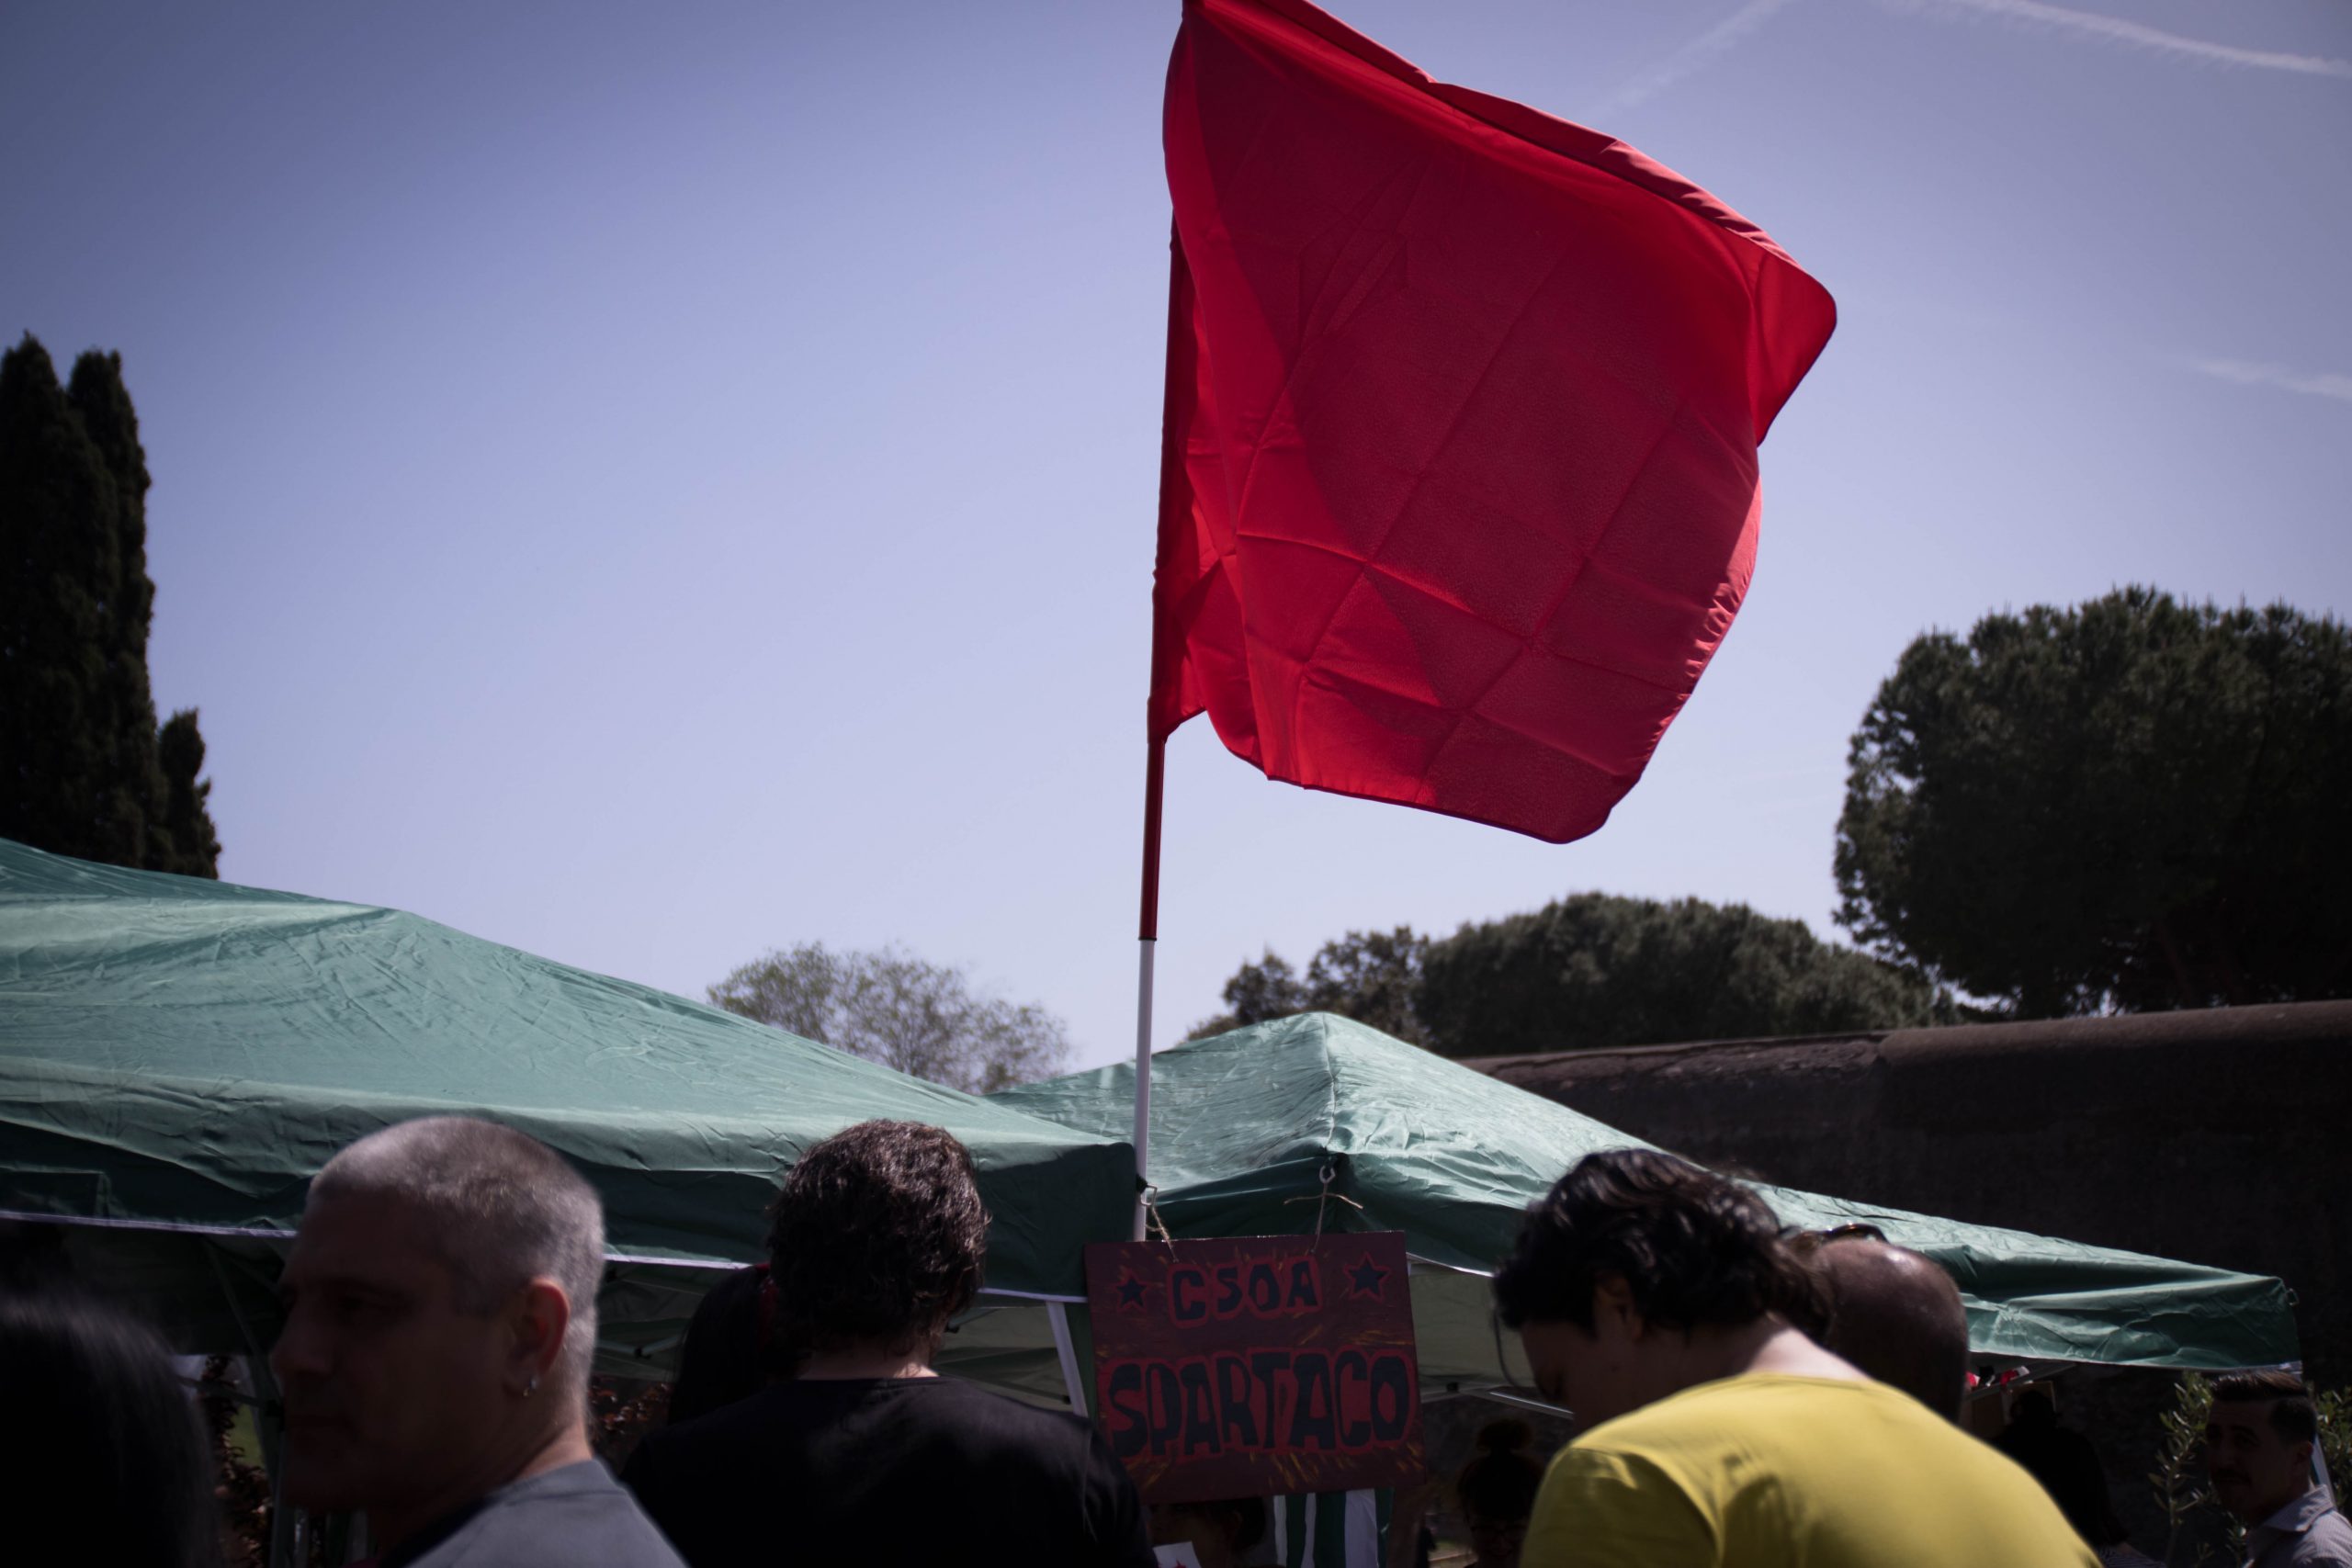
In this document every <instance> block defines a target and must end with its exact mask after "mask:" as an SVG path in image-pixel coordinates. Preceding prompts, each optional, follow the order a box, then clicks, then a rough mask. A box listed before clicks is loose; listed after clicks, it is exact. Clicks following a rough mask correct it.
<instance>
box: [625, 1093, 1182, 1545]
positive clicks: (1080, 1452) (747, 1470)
mask: <svg viewBox="0 0 2352 1568" xmlns="http://www.w3.org/2000/svg"><path fill="white" fill-rule="evenodd" d="M988 1226H989V1215H988V1211H987V1209H985V1208H984V1207H983V1206H982V1205H981V1203H980V1194H979V1190H978V1187H977V1186H976V1185H975V1183H974V1181H973V1176H972V1160H971V1156H970V1155H969V1154H967V1152H966V1151H965V1148H964V1145H962V1144H960V1143H958V1142H956V1139H955V1138H954V1137H953V1136H951V1135H950V1134H947V1133H944V1132H943V1131H941V1130H940V1129H939V1128H937V1127H926V1126H923V1125H921V1124H919V1123H916V1122H861V1123H859V1124H858V1125H857V1126H854V1127H852V1128H850V1129H849V1130H848V1131H847V1132H844V1133H840V1134H835V1135H834V1136H833V1137H831V1138H828V1139H826V1140H825V1141H824V1142H823V1143H821V1144H820V1145H817V1146H816V1147H815V1148H813V1149H811V1150H809V1153H808V1154H807V1155H805V1156H802V1158H801V1160H800V1162H799V1163H798V1164H797V1165H796V1166H794V1167H793V1168H792V1170H791V1172H790V1174H789V1175H787V1176H786V1179H785V1182H784V1190H783V1191H782V1192H781V1193H780V1194H779V1195H778V1197H777V1199H776V1202H775V1210H774V1217H773V1221H772V1223H771V1225H770V1228H769V1233H768V1247H769V1254H770V1256H769V1276H768V1278H769V1282H770V1284H771V1285H772V1287H773V1292H772V1304H771V1306H770V1307H769V1309H768V1311H769V1315H770V1316H771V1318H772V1322H771V1324H770V1325H769V1326H770V1331H771V1335H772V1340H773V1343H774V1344H775V1346H776V1347H778V1348H780V1351H781V1354H780V1356H779V1357H778V1361H779V1365H778V1367H777V1370H778V1371H787V1370H788V1371H789V1375H788V1376H786V1377H785V1378H784V1379H783V1381H778V1382H773V1383H771V1384H770V1385H769V1386H767V1387H765V1388H763V1389H762V1390H760V1391H759V1392H758V1393H753V1394H752V1395H751V1396H750V1397H748V1398H743V1399H739V1400H737V1401H735V1402H734V1403H732V1404H726V1405H724V1406H722V1407H720V1408H718V1409H716V1410H713V1411H711V1412H710V1413H709V1414H707V1415H705V1416H700V1417H697V1418H695V1419H693V1420H689V1421H685V1422H684V1423H682V1424H680V1425H677V1426H673V1427H668V1428H666V1429H665V1430H663V1431H660V1432H656V1433H653V1434H652V1435H650V1436H649V1437H648V1438H646V1439H645V1441H644V1442H643V1443H641V1444H639V1447H638V1450H637V1452H636V1453H635V1454H634V1455H633V1456H631V1458H630V1460H629V1464H628V1472H627V1474H626V1476H625V1477H624V1479H626V1480H627V1481H628V1483H629V1485H631V1486H632V1487H634V1488H635V1489H636V1491H637V1494H638V1496H639V1499H640V1500H641V1501H642V1502H643V1503H644V1505H645V1509H646V1511H647V1512H648V1513H649V1514H650V1515H651V1516H652V1517H653V1519H654V1521H655V1522H656V1523H657V1524H659V1525H660V1526H661V1527H662V1531H663V1533H665V1534H666V1535H668V1536H669V1538H670V1540H671V1541H672V1542H673V1544H675V1546H676V1547H677V1549H678V1551H679V1553H680V1555H682V1556H684V1558H685V1560H686V1561H687V1562H689V1563H691V1564H694V1565H695V1568H704V1565H711V1568H716V1565H718V1564H729V1565H732V1564H737V1563H748V1562H858V1563H868V1564H876V1565H886V1564H896V1563H907V1564H917V1563H921V1564H925V1565H929V1564H933V1563H937V1562H969V1563H996V1562H1003V1563H1008V1564H1010V1563H1022V1564H1029V1563H1039V1562H1055V1563H1069V1564H1072V1565H1074V1568H1091V1565H1096V1564H1101V1565H1103V1568H1111V1565H1114V1564H1115V1565H1118V1568H1128V1565H1135V1568H1143V1565H1147V1564H1149V1563H1150V1562H1152V1561H1153V1559H1152V1551H1151V1548H1150V1546H1149V1545H1148V1542H1147V1540H1146V1536H1145V1529H1144V1516H1143V1510H1142V1506H1141V1505H1140V1503H1139V1502H1138V1501H1137V1500H1136V1491H1135V1486H1134V1483H1131V1482H1130V1481H1129V1480H1128V1479H1127V1476H1126V1472H1125V1471H1124V1470H1122V1469H1121V1468H1120V1466H1119V1464H1118V1461H1115V1460H1114V1459H1113V1458H1112V1457H1111V1453H1110V1450H1108V1449H1107V1448H1105V1447H1104V1446H1103V1440H1102V1438H1100V1437H1099V1436H1097V1435H1096V1434H1095V1432H1094V1429H1093V1427H1091V1425H1090V1424H1089V1423H1088V1422H1086V1421H1085V1420H1084V1419H1082V1418H1080V1417H1078V1416H1064V1415H1058V1414H1056V1413H1053V1412H1049V1411H1044V1410H1038V1409H1035V1408H1033V1407H1031V1406H1029V1405H1026V1404H1020V1403H1018V1402H1016V1401H1014V1400H1011V1399H1006V1398H1003V1397H1001V1396H1000V1395H997V1394H993V1393H988V1392H986V1391H984V1390H981V1389H978V1388H976V1387H974V1386H972V1385H971V1384H969V1383H966V1382H958V1381H956V1380H955V1379H953V1378H943V1377H941V1376H939V1375H938V1374H937V1373H936V1372H935V1371H933V1369H932V1360H933V1357H935V1356H936V1355H937V1354H938V1350H939V1342H940V1338H941V1337H942V1336H943V1335H944V1334H945V1333H946V1331H947V1325H948V1323H949V1321H950V1320H951V1319H953V1318H954V1317H955V1316H956V1314H958V1313H960V1312H962V1311H963V1310H964V1309H965V1308H966V1307H967V1306H969V1305H970V1304H971V1303H972V1298H973V1295H974V1293H975V1292H978V1289H979V1285H980V1269H981V1265H982V1262H983V1260H984V1257H985V1253H986V1248H987V1243H988Z"/></svg>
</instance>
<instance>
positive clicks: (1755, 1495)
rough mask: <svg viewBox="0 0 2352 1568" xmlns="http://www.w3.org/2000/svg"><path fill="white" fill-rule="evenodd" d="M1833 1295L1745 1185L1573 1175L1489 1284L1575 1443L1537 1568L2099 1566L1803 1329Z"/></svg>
mask: <svg viewBox="0 0 2352 1568" xmlns="http://www.w3.org/2000/svg"><path fill="white" fill-rule="evenodd" d="M1822 1290H1823V1285H1822V1283H1821V1280H1819V1278H1818V1277H1817V1276H1816V1275H1815V1273H1813V1272H1812V1271H1811V1270H1809V1269H1806V1268H1805V1267H1804V1265H1803V1264H1802V1263H1801V1262H1799V1260H1798V1259H1797V1258H1795V1257H1794V1256H1793V1255H1792V1253H1791V1252H1790V1250H1789V1248H1788V1247H1787V1246H1786V1244H1785V1243H1784V1242H1783V1241H1782V1240H1781V1226H1780V1224H1779V1222H1778V1220H1777V1219H1775V1217H1774V1216H1773V1213H1772V1211H1771V1210H1770V1208H1769V1207H1768V1206H1767V1205H1766V1204H1765V1202H1764V1201H1763V1200H1762V1199H1761V1198H1758V1196H1757V1195H1756V1194H1755V1193H1754V1192H1752V1191H1750V1190H1747V1188H1745V1187H1742V1186H1740V1185H1738V1184H1737V1183H1736V1182H1733V1181H1730V1180H1727V1179H1724V1178H1723V1177H1719V1176H1716V1175H1714V1174H1713V1173H1712V1172H1709V1171H1705V1170H1702V1169H1700V1168H1698V1167H1697V1166H1694V1165H1691V1164H1690V1163H1689V1162H1687V1161H1684V1160H1679V1159H1677V1158H1675V1157H1674V1156H1671V1155H1666V1154H1660V1153H1658V1152H1657V1151H1655V1150H1650V1149H1619V1150H1612V1151H1611V1152H1608V1153H1605V1154H1597V1155H1591V1156H1587V1157H1586V1158H1585V1159H1583V1160H1582V1161H1580V1162H1578V1164H1577V1166H1576V1168H1574V1169H1572V1170H1570V1171H1569V1172H1568V1173H1567V1175H1566V1176H1564V1177H1562V1178H1561V1179H1560V1180H1559V1182H1558V1184H1557V1185H1555V1187H1554V1188H1553V1189H1552V1190H1551V1192H1550V1193H1549V1194H1548V1195H1547V1196H1545V1198H1544V1200H1543V1201H1540V1202H1538V1203H1536V1204H1535V1205H1534V1206H1533V1207H1532V1208H1531V1209H1530V1210H1529V1211H1528V1214H1527V1218H1526V1220H1525V1221H1524V1222H1523V1223H1522V1224H1521V1228H1520V1234H1519V1239H1518V1242H1517V1244H1516V1246H1515V1247H1513V1249H1512V1252H1511V1255H1510V1258H1508V1259H1506V1260H1505V1261H1504V1263H1503V1266H1502V1267H1501V1269H1498V1271H1497V1272H1496V1275H1495V1303H1496V1307H1497V1310H1498V1312H1499V1314H1501V1317H1502V1320H1503V1322H1504V1323H1505V1324H1507V1325H1510V1327H1512V1328H1514V1329H1517V1330H1518V1331H1519V1335H1520V1338H1521V1342H1522V1343H1523V1344H1524V1345H1525V1347H1526V1349H1527V1359H1528V1361H1529V1364H1530V1365H1531V1366H1532V1367H1533V1369H1534V1371H1535V1377H1536V1382H1537V1385H1538V1387H1540V1388H1541V1389H1542V1390H1543V1392H1544V1396H1545V1397H1546V1398H1548V1399H1550V1400H1552V1401H1553V1402H1554V1403H1555V1404H1561V1405H1564V1406H1566V1407H1567V1409H1569V1410H1570V1411H1571V1412H1572V1413H1573V1414H1574V1416H1575V1417H1576V1419H1577V1423H1578V1426H1579V1427H1580V1430H1579V1432H1578V1435H1577V1438H1576V1440H1575V1441H1574V1442H1572V1443H1571V1444H1569V1446H1568V1447H1567V1448H1566V1449H1564V1450H1561V1451H1560V1454H1559V1457H1558V1458H1557V1459H1555V1461H1553V1463H1552V1467H1551V1469H1550V1471H1549V1472H1547V1473H1546V1474H1545V1476H1544V1485H1543V1488H1542V1490H1541V1491H1540V1492H1539V1493H1538V1494H1537V1496H1536V1499H1535V1513H1534V1517H1533V1518H1532V1520H1531V1521H1530V1522H1529V1526H1528V1535H1527V1544H1526V1548H1525V1550H1524V1551H1523V1553H1522V1555H1521V1562H1523V1563H1524V1564H1525V1565H1526V1568H1898V1565H1899V1568H2098V1560H2097V1558H2095V1557H2094V1556H2093V1555H2092V1553H2091V1550H2090V1548H2089V1547H2087V1546H2086V1545H2085V1544H2084V1543H2083V1541H2082V1540H2081V1538H2080V1537H2078V1536H2076V1535H2075V1531H2074V1529H2072V1528H2071V1527H2070V1526H2068V1524H2067V1523H2066V1520H2065V1518H2064V1516H2062V1515H2061V1514H2060V1513H2059V1512H2058V1509H2057V1506H2055V1505H2054V1504H2052V1502H2051V1501H2050V1498H2049V1496H2048V1495H2046V1494H2045V1493H2044V1492H2043V1491H2042V1489H2041V1486H2040V1485H2038V1484H2037V1483H2035V1482H2034V1480H2033V1478H2032V1477H2031V1476H2030V1475H2028V1474H2027V1473H2026V1472H2024V1471H2023V1470H2021V1469H2019V1468H2018V1466H2017V1465H2015V1464H2013V1463H2012V1462H2010V1461H2008V1460H2007V1458H2005V1457H2003V1456H2002V1455H2001V1454H1999V1453H1996V1452H1995V1451H1994V1450H1992V1449H1991V1448H1989V1447H1987V1446H1986V1445H1985V1444H1984V1443H1982V1442H1979V1441H1978V1440H1977V1439H1976V1438H1973V1437H1971V1436H1969V1435H1968V1434H1967V1433H1965V1432H1963V1431H1962V1430H1961V1429H1960V1428H1959V1427H1955V1426H1953V1425H1952V1424H1951V1422H1949V1421H1947V1420H1944V1419H1942V1418H1941V1417H1939V1416H1937V1415H1935V1414H1933V1413H1931V1412H1930V1411H1928V1409H1927V1408H1926V1407H1925V1406H1923V1405H1922V1404H1919V1402H1918V1401H1917V1400H1915V1399H1913V1398H1911V1397H1910V1396H1909V1395H1907V1394H1904V1393H1897V1392H1895V1391H1894V1389H1891V1388H1888V1387H1886V1386H1884V1385H1883V1384H1881V1383H1876V1382H1871V1380H1870V1379H1869V1378H1867V1377H1866V1376H1864V1375H1863V1374H1862V1373H1861V1372H1860V1371H1857V1370H1856V1369H1855V1368H1854V1367H1852V1366H1851V1365H1849V1363H1847V1362H1846V1361H1843V1360H1841V1359H1838V1357H1836V1356H1833V1355H1831V1354H1830V1353H1829V1352H1828V1351H1826V1350H1825V1349H1823V1348H1821V1347H1820V1346H1818V1345H1816V1344H1815V1343H1814V1342H1813V1341H1812V1340H1811V1339H1808V1338H1807V1337H1805V1336H1804V1333H1803V1332H1801V1331H1800V1330H1799V1329H1797V1328H1796V1327H1795V1326H1793V1325H1794V1324H1796V1323H1819V1322H1821V1321H1823V1320H1824V1317H1825V1311H1824V1309H1825V1305H1826V1303H1824V1301H1823V1299H1822V1295H1821V1292H1822Z"/></svg>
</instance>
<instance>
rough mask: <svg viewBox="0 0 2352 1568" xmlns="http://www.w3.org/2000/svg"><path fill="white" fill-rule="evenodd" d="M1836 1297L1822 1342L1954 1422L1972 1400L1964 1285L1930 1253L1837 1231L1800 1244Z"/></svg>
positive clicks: (1803, 1237)
mask: <svg viewBox="0 0 2352 1568" xmlns="http://www.w3.org/2000/svg"><path fill="white" fill-rule="evenodd" d="M1794 1246H1795V1247H1796V1250H1797V1252H1798V1254H1799V1255H1800V1256H1802V1257H1809V1258H1810V1259H1811V1261H1812V1264H1813V1267H1814V1269H1815V1272H1816V1273H1818V1274H1819V1275H1820V1276H1821V1280H1822V1283H1823V1284H1824V1285H1825V1286H1826V1288H1827V1291H1828V1294H1829V1303H1828V1305H1829V1316H1828V1320H1827V1322H1826V1324H1825V1325H1823V1327H1822V1330H1821V1332H1820V1333H1818V1334H1816V1335H1815V1338H1816V1339H1818V1340H1820V1341H1821V1344H1822V1346H1823V1348H1826V1349H1828V1350H1830V1351H1832V1352H1834V1353H1835V1354H1837V1355H1838V1356H1841V1357H1843V1358H1844V1359H1847V1360H1849V1361H1851V1362H1852V1363H1853V1364H1854V1365H1855V1366H1857V1367H1860V1369H1861V1370H1862V1371H1865V1372H1868V1373H1869V1374H1870V1375H1871V1376H1872V1377H1874V1378H1876V1379H1877V1380H1878V1381H1879V1382H1883V1383H1884V1384H1886V1385H1887V1386H1888V1387H1889V1388H1899V1389H1901V1390H1902V1391H1903V1392H1904V1393H1907V1394H1909V1395H1910V1396H1911V1397H1912V1398H1914V1399H1916V1400H1917V1401H1918V1402H1919V1403H1920V1404H1924V1405H1926V1406H1927V1407H1928V1409H1930V1410H1932V1411H1934V1412H1935V1413H1936V1414H1937V1415H1939V1416H1943V1417H1944V1418H1945V1419H1947V1420H1951V1421H1957V1420H1959V1419H1960V1413H1961V1406H1962V1404H1965V1403H1966V1402H1967V1399H1968V1309H1967V1308H1966V1307H1964V1306H1962V1304H1961V1300H1960V1287H1959V1286H1957V1285H1955V1284H1953V1283H1952V1279H1951V1275H1949V1274H1947V1273H1945V1272H1944V1271H1943V1268H1942V1266H1941V1265H1939V1263H1937V1262H1936V1260H1935V1259H1934V1258H1929V1257H1928V1255H1927V1254H1925V1253H1923V1252H1914V1251H1912V1250H1911V1249H1910V1248H1909V1247H1896V1246H1894V1244H1893V1243H1891V1242H1889V1241H1887V1240H1886V1239H1885V1238H1883V1237H1878V1236H1872V1235H1864V1234H1860V1233H1859V1232H1856V1233H1838V1232H1832V1233H1830V1234H1828V1235H1818V1236H1816V1235H1810V1234H1808V1235H1800V1236H1798V1237H1796V1238H1795V1241H1794Z"/></svg>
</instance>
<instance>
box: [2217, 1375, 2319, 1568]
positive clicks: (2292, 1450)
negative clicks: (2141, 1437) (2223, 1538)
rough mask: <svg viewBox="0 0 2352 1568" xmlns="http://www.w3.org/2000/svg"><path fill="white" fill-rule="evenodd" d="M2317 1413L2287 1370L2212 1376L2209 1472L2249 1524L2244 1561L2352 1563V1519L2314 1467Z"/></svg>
mask: <svg viewBox="0 0 2352 1568" xmlns="http://www.w3.org/2000/svg"><path fill="white" fill-rule="evenodd" d="M2318 1441H2319V1412H2318V1410H2317V1408H2316V1407H2314V1406H2313V1405H2312V1396H2311V1391H2310V1390H2309V1389H2306V1388H2305V1387H2304V1386H2303V1380H2302V1379H2301V1378H2299V1377H2297V1376H2296V1375H2295V1374H2294V1373H2292V1372H2289V1371H2267V1372H2235V1373H2233V1374H2231V1375H2230V1376H2228V1377H2222V1378H2215V1379H2214V1380H2213V1406H2212V1409H2211V1411H2210V1412H2209V1413H2208V1414H2207V1415H2206V1417H2205V1474H2206V1478H2207V1479H2208V1480H2210V1481H2211V1483H2213V1499H2214V1501H2216V1502H2218V1503H2220V1504H2221V1505H2222V1507H2224V1508H2226V1509H2228V1510H2229V1511H2230V1512H2231V1513H2233V1514H2234V1515H2236V1516H2237V1517H2238V1519H2239V1520H2240V1522H2242V1523H2243V1524H2244V1525H2245V1527H2246V1537H2245V1553H2246V1558H2245V1560H2246V1563H2247V1568H2352V1524H2346V1521H2345V1518H2344V1516H2343V1515H2342V1514H2341V1513H2339V1512H2338V1511H2337V1510H2336V1507H2335V1499H2334V1498H2333V1497H2331V1496H2329V1495H2328V1492H2327V1488H2325V1487H2324V1486H2322V1485H2320V1484H2319V1483H2318V1479H2317V1477H2315V1476H2314V1475H2313V1474H2312V1448H2313V1447H2314V1446H2315V1445H2316V1444H2317V1443H2318Z"/></svg>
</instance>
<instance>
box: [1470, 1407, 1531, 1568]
mask: <svg viewBox="0 0 2352 1568" xmlns="http://www.w3.org/2000/svg"><path fill="white" fill-rule="evenodd" d="M1534 1438H1535V1433H1534V1431H1533V1429H1532V1428H1531V1427H1529V1426H1528V1425H1527V1423H1526V1422H1524V1421H1518V1420H1510V1419H1505V1420H1501V1421H1489V1422H1488V1423H1487V1425H1485V1426H1484V1427H1480V1428H1478V1437H1477V1446H1478V1452H1477V1454H1476V1457H1475V1458H1473V1459H1472V1460H1471V1461H1470V1462H1469V1463H1468V1464H1465V1465H1464V1466H1463V1467H1462V1473H1461V1474H1459V1475H1457V1476H1455V1477H1454V1478H1453V1501H1454V1504H1455V1506H1458V1507H1459V1508H1461V1510H1462V1522H1463V1523H1464V1525H1465V1526H1467V1527H1468V1528H1469V1530H1470V1550H1471V1551H1473V1552H1475V1553H1476V1561H1475V1562H1474V1563H1473V1564H1472V1568H1519V1554H1520V1549H1521V1547H1522V1546H1524V1545H1525V1544H1526V1540H1527V1517H1528V1516H1529V1515H1530V1514H1532V1513H1533V1512H1534V1511H1535V1490H1536V1488H1537V1487H1539V1486H1541V1485H1542V1484H1543V1483H1544V1467H1543V1466H1542V1465H1541V1464H1538V1463H1537V1462H1536V1461H1534V1460H1533V1459H1532V1458H1531V1457H1530V1456H1529V1454H1528V1452H1527V1445H1528V1444H1529V1443H1531V1442H1532V1441H1533V1440H1534Z"/></svg>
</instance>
